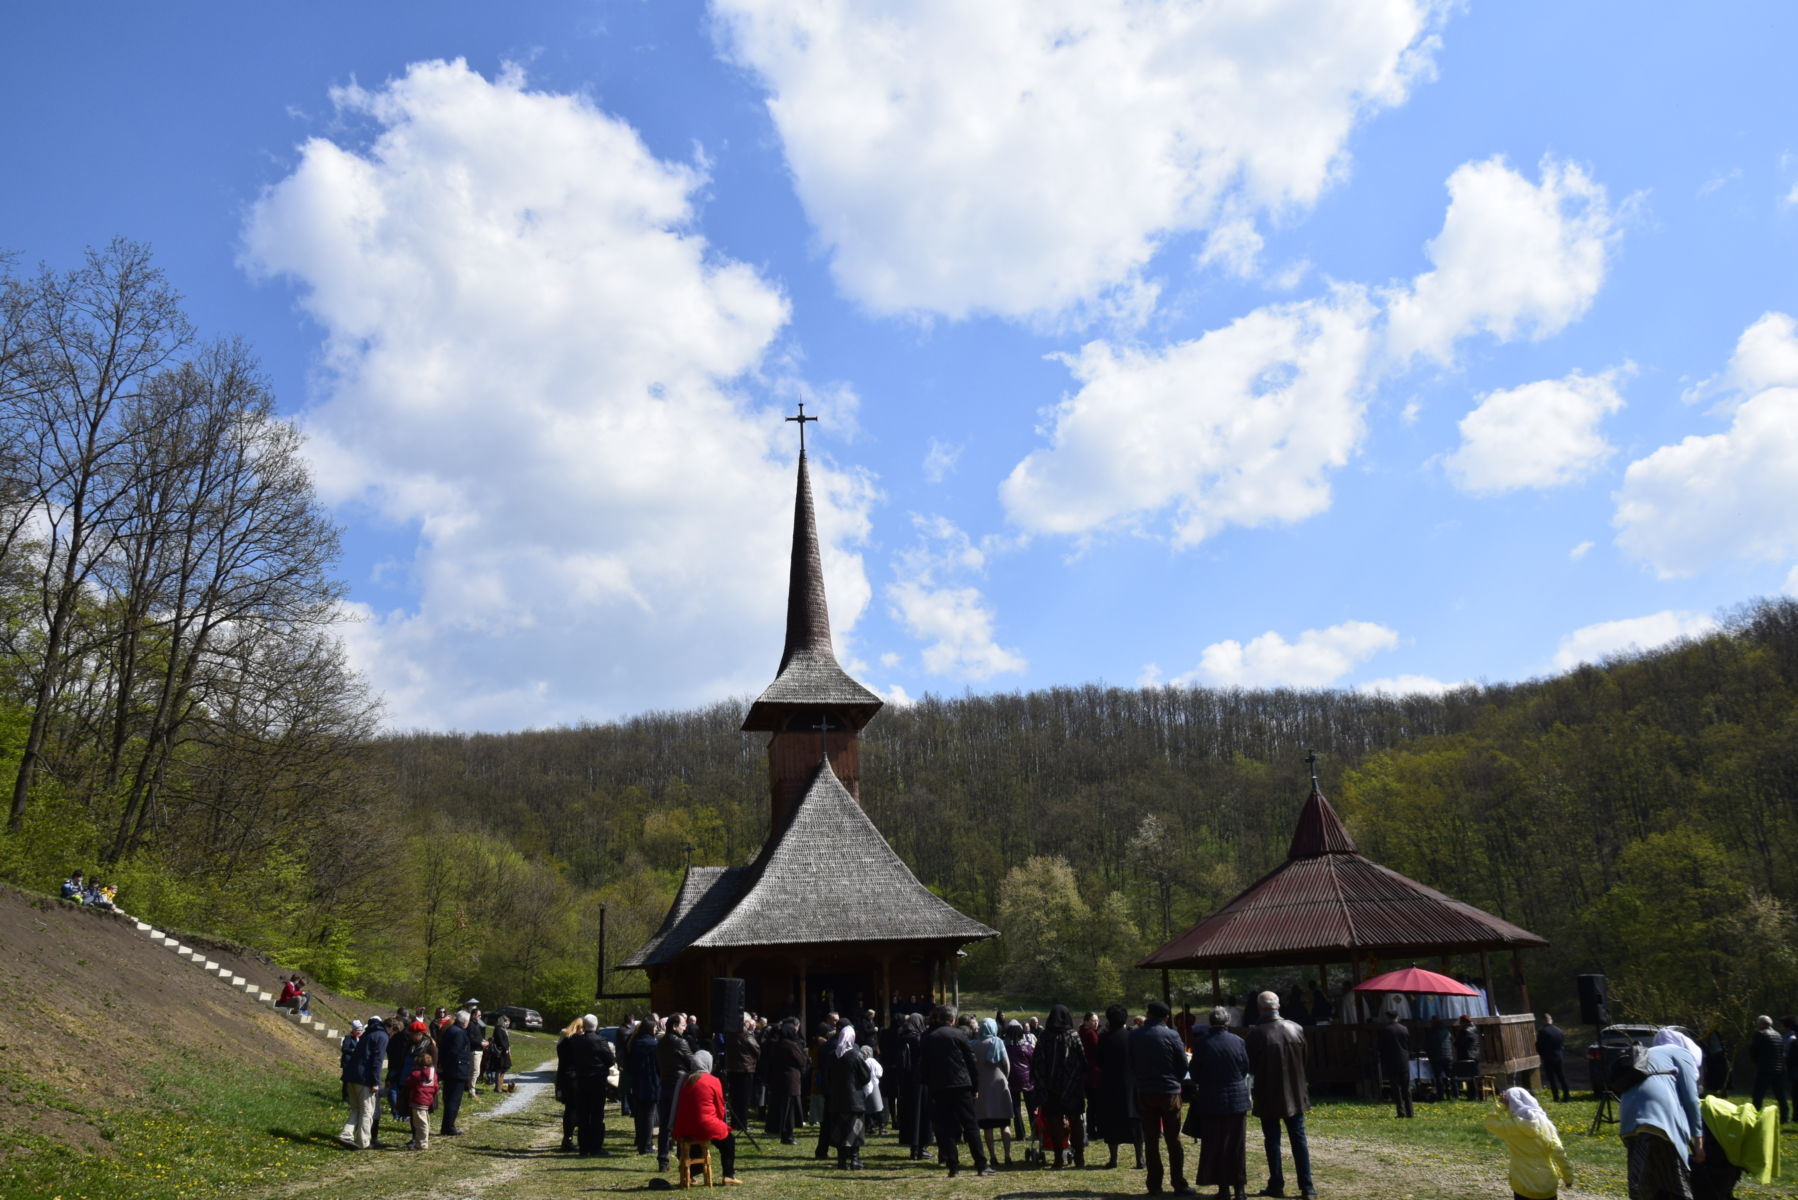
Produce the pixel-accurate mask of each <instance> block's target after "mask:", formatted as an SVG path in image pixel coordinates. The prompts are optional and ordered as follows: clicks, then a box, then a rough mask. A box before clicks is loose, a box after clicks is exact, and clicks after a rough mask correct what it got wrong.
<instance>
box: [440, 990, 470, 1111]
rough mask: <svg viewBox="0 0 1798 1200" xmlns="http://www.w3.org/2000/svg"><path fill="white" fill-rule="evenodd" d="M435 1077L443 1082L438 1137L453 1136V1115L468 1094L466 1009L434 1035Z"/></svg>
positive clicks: (468, 1062)
mask: <svg viewBox="0 0 1798 1200" xmlns="http://www.w3.org/2000/svg"><path fill="white" fill-rule="evenodd" d="M437 1055H438V1057H437V1074H438V1075H439V1076H440V1077H441V1078H442V1080H443V1090H442V1092H441V1093H440V1094H441V1095H442V1097H443V1123H442V1124H441V1125H440V1126H438V1129H437V1136H438V1137H456V1136H458V1135H460V1134H461V1132H462V1131H461V1130H460V1129H458V1128H456V1114H457V1113H459V1112H461V1111H462V1095H463V1093H465V1092H466V1091H468V1080H469V1075H470V1073H471V1071H472V1070H473V1068H474V1062H473V1059H472V1056H471V1055H470V1052H469V1046H468V1010H467V1009H462V1010H460V1011H459V1012H457V1013H456V1019H455V1020H454V1021H452V1022H450V1023H449V1024H448V1025H446V1026H444V1027H443V1032H442V1033H441V1034H439V1035H438V1036H437Z"/></svg>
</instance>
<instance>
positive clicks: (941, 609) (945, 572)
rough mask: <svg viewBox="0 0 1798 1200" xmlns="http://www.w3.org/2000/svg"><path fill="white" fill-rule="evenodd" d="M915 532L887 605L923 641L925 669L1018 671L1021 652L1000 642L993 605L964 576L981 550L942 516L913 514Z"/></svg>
mask: <svg viewBox="0 0 1798 1200" xmlns="http://www.w3.org/2000/svg"><path fill="white" fill-rule="evenodd" d="M913 522H914V524H915V525H916V526H917V529H918V533H919V538H918V541H917V543H916V544H915V545H913V546H912V547H911V548H910V549H909V550H907V551H905V552H904V553H902V554H900V555H899V557H898V559H897V561H896V562H895V563H894V568H895V571H896V573H897V574H898V575H899V576H900V578H899V579H898V581H897V582H895V583H893V584H891V585H889V586H888V588H887V590H886V597H887V604H888V611H889V612H890V613H891V614H892V616H893V618H894V619H895V620H897V621H898V622H899V623H900V624H901V625H903V626H904V627H905V631H906V632H907V633H909V634H910V635H911V636H912V637H915V638H917V639H918V640H919V641H922V642H927V643H929V644H928V645H926V646H925V647H924V651H923V658H924V669H925V670H926V671H928V672H930V673H931V674H932V675H947V676H952V677H954V678H957V679H963V680H973V681H978V680H983V679H990V678H992V677H993V676H994V675H1000V674H1005V673H1008V672H1016V671H1022V670H1024V669H1025V667H1027V666H1028V665H1029V664H1028V663H1027V662H1025V660H1024V658H1023V656H1022V655H1019V654H1018V653H1016V652H1015V651H1012V650H1007V649H1006V648H1004V647H1003V646H1001V645H999V642H998V635H997V633H996V632H995V629H994V626H995V623H996V618H995V616H994V614H993V610H992V605H991V604H990V603H988V601H987V599H986V596H985V595H984V594H983V593H982V592H981V590H980V589H979V588H978V587H976V586H974V585H973V584H971V583H968V582H965V580H966V578H967V577H968V576H971V575H978V574H979V573H980V572H981V571H983V570H984V569H985V567H986V551H985V550H983V549H982V548H981V547H980V546H977V545H975V544H974V542H973V540H972V539H971V538H969V537H968V535H967V534H966V533H964V532H962V530H961V529H959V528H958V527H957V526H956V525H955V524H954V523H953V522H952V521H949V520H948V519H946V518H944V517H940V516H939V517H914V518H913Z"/></svg>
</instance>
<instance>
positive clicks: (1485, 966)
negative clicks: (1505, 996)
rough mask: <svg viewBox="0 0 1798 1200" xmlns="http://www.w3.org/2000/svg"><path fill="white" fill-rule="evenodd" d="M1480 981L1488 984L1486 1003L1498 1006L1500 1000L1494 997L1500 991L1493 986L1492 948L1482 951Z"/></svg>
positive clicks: (1495, 1014) (1494, 1014)
mask: <svg viewBox="0 0 1798 1200" xmlns="http://www.w3.org/2000/svg"><path fill="white" fill-rule="evenodd" d="M1480 982H1481V983H1483V984H1485V985H1486V1003H1488V1004H1490V1005H1491V1006H1492V1007H1493V1008H1497V1007H1498V1001H1497V1000H1495V999H1493V997H1494V996H1496V995H1497V994H1498V992H1497V989H1495V988H1494V987H1493V986H1492V952H1491V951H1490V950H1482V951H1480ZM1492 1015H1493V1016H1497V1015H1498V1014H1497V1013H1496V1012H1495V1013H1493V1014H1492Z"/></svg>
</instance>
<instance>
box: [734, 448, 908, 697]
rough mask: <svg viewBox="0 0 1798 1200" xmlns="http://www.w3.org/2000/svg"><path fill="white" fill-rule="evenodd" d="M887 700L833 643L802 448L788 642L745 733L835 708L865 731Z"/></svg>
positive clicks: (795, 503) (795, 509)
mask: <svg viewBox="0 0 1798 1200" xmlns="http://www.w3.org/2000/svg"><path fill="white" fill-rule="evenodd" d="M880 706H881V699H880V697H879V696H876V695H875V694H874V693H873V692H871V691H869V690H868V689H867V688H865V687H863V686H862V685H861V684H859V683H857V682H856V681H855V680H854V679H852V678H850V676H849V673H848V672H847V671H845V670H843V668H842V667H840V666H838V665H837V655H836V651H835V650H834V649H832V647H831V644H830V606H829V605H828V604H827V603H826V602H825V599H824V563H823V559H822V557H821V556H820V554H819V551H818V522H817V516H816V513H815V512H814V511H813V508H812V480H811V474H810V472H809V471H808V470H807V469H806V463H805V451H803V450H801V451H800V452H799V492H798V497H797V498H796V500H795V501H794V504H793V557H792V566H791V574H790V575H789V576H788V579H787V642H786V647H785V649H783V650H782V651H781V655H780V670H778V671H777V672H775V675H774V682H773V683H771V684H769V685H768V688H767V690H766V691H764V692H763V693H762V694H761V695H760V696H759V697H758V698H757V699H756V702H755V703H754V704H753V705H751V706H750V708H749V715H748V717H747V718H745V719H744V721H743V731H744V732H745V733H751V732H762V733H772V732H774V731H776V730H780V729H784V728H786V723H787V719H788V718H789V717H791V716H792V715H793V714H794V713H795V712H800V711H806V710H811V709H817V708H830V709H832V710H834V711H836V712H839V713H841V714H842V715H843V716H844V717H846V718H848V720H849V721H850V723H851V724H852V725H854V727H855V728H857V729H860V728H861V727H862V726H864V725H866V724H867V723H868V722H869V721H871V720H873V718H874V714H875V713H877V712H879V711H880Z"/></svg>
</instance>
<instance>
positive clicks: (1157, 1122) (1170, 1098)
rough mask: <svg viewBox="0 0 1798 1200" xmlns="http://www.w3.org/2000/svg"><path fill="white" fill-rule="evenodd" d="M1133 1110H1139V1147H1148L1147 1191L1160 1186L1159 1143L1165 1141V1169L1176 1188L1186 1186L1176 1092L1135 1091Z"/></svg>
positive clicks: (1178, 1103)
mask: <svg viewBox="0 0 1798 1200" xmlns="http://www.w3.org/2000/svg"><path fill="white" fill-rule="evenodd" d="M1136 1111H1137V1112H1139V1113H1141V1114H1142V1140H1143V1148H1144V1149H1145V1150H1147V1151H1148V1158H1149V1171H1148V1180H1147V1182H1148V1185H1149V1191H1151V1192H1158V1191H1160V1190H1161V1180H1162V1174H1161V1145H1162V1143H1163V1142H1166V1143H1167V1173H1168V1175H1169V1176H1171V1179H1170V1182H1171V1183H1172V1184H1173V1185H1174V1190H1175V1191H1176V1192H1177V1191H1179V1190H1180V1189H1182V1188H1184V1187H1185V1186H1186V1150H1185V1148H1184V1147H1182V1146H1181V1145H1180V1093H1179V1092H1174V1093H1172V1094H1170V1095H1162V1094H1161V1093H1159V1092H1138V1093H1137V1094H1136Z"/></svg>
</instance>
